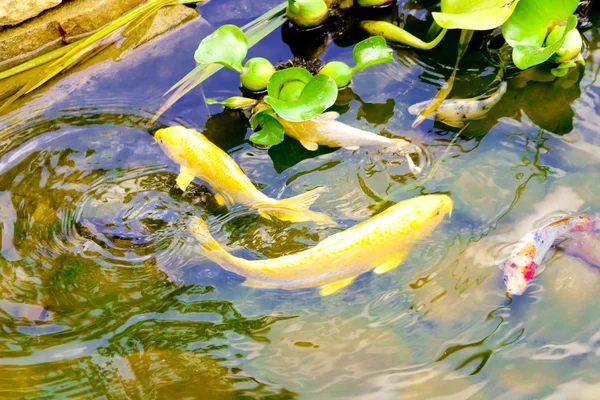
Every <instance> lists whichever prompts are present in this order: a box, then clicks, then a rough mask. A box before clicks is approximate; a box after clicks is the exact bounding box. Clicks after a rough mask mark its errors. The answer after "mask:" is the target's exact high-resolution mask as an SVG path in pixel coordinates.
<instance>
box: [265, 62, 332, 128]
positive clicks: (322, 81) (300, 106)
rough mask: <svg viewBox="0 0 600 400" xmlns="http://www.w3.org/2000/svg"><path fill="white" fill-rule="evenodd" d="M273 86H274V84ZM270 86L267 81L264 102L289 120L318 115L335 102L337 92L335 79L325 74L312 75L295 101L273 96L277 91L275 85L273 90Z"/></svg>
mask: <svg viewBox="0 0 600 400" xmlns="http://www.w3.org/2000/svg"><path fill="white" fill-rule="evenodd" d="M290 69H291V68H290ZM285 71H286V70H283V71H279V72H276V73H275V74H274V75H273V77H272V78H271V80H273V79H274V78H275V77H276V75H277V74H279V73H281V72H285ZM307 72H308V71H307ZM309 74H310V73H309ZM273 86H274V87H275V85H273ZM270 88H271V82H269V87H267V90H268V92H269V95H268V96H265V99H264V100H265V103H267V104H269V105H270V106H271V107H273V109H274V110H275V112H276V113H277V115H279V116H280V117H281V118H283V119H286V120H288V121H291V122H302V121H307V120H309V119H312V118H314V117H316V116H318V115H319V114H321V113H322V112H323V111H325V110H326V109H328V108H329V107H331V106H332V105H333V104H334V103H335V100H336V98H337V94H338V88H337V85H336V84H335V81H334V80H333V79H331V78H330V77H328V76H326V75H317V76H315V77H313V78H312V79H311V80H310V81H309V82H308V83H307V84H306V86H305V87H304V89H303V90H302V93H301V94H300V97H299V98H298V100H296V101H284V100H281V99H278V98H277V97H275V95H276V94H277V93H278V92H276V91H275V89H277V87H275V89H273V91H271V89H270ZM279 90H281V89H279Z"/></svg>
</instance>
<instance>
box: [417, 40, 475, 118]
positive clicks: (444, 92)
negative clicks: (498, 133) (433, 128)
mask: <svg viewBox="0 0 600 400" xmlns="http://www.w3.org/2000/svg"><path fill="white" fill-rule="evenodd" d="M472 37H473V31H470V30H466V29H463V30H462V31H461V32H460V40H459V42H458V54H457V56H456V63H454V69H453V70H452V74H451V75H450V78H448V80H447V81H446V83H445V84H444V86H443V87H442V88H441V89H440V90H439V91H438V92H437V94H436V95H435V97H434V98H433V99H431V101H430V102H429V104H428V105H427V107H425V108H424V109H423V111H421V113H420V114H419V115H418V116H417V118H416V119H415V122H413V123H412V127H413V128H415V127H417V126H418V125H419V124H420V123H421V122H423V121H425V119H427V117H428V116H429V115H431V114H432V113H434V112H435V110H437V109H438V107H439V106H440V105H441V104H442V103H443V102H444V100H446V97H448V95H449V94H450V92H451V91H452V87H453V86H454V80H455V79H456V72H457V71H458V64H460V60H461V59H462V57H463V56H464V55H465V52H466V51H467V48H468V47H469V42H470V41H471V38H472Z"/></svg>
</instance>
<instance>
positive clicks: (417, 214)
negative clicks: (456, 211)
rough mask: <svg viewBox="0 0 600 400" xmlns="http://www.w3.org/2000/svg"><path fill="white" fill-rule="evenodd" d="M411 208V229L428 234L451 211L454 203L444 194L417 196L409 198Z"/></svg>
mask: <svg viewBox="0 0 600 400" xmlns="http://www.w3.org/2000/svg"><path fill="white" fill-rule="evenodd" d="M409 201H410V202H411V203H412V204H411V208H412V212H411V214H412V215H411V229H412V230H413V231H414V232H415V233H416V232H421V234H422V235H428V234H430V233H431V232H433V230H434V229H435V228H436V227H437V226H438V225H439V224H440V223H441V222H442V221H443V220H444V217H445V216H446V214H450V213H452V208H453V206H454V203H453V202H452V199H451V198H450V196H447V195H445V194H431V195H427V196H419V197H415V198H412V199H410V200H409Z"/></svg>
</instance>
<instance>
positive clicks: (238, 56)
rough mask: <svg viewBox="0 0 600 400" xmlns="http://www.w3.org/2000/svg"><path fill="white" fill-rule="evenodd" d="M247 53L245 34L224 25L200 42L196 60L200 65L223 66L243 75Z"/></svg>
mask: <svg viewBox="0 0 600 400" xmlns="http://www.w3.org/2000/svg"><path fill="white" fill-rule="evenodd" d="M247 53H248V39H247V38H246V35H245V34H244V32H242V30H241V29H240V28H238V27H237V26H235V25H223V26H221V27H220V28H219V29H217V30H216V31H214V32H213V33H211V34H210V35H208V36H207V37H205V38H204V39H203V40H202V41H201V42H200V45H199V46H198V49H197V50H196V53H195V54H194V59H195V60H196V62H197V63H198V64H221V65H224V66H225V67H227V68H231V69H233V70H235V71H238V72H240V73H241V72H242V71H243V68H242V62H243V61H244V58H246V54H247Z"/></svg>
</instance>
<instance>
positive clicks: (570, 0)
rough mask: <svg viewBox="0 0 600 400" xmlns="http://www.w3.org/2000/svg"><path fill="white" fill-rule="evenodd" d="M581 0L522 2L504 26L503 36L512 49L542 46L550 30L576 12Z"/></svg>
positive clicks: (530, 0) (531, 0)
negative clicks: (520, 46)
mask: <svg viewBox="0 0 600 400" xmlns="http://www.w3.org/2000/svg"><path fill="white" fill-rule="evenodd" d="M578 3H579V0H552V1H548V0H521V1H519V4H518V5H517V8H516V9H515V11H514V13H513V14H512V15H511V16H510V18H509V19H508V20H507V21H506V23H505V24H504V25H502V35H503V36H504V39H505V40H506V41H507V42H508V44H510V45H511V46H512V47H515V46H517V45H522V46H542V45H543V44H544V41H545V40H546V35H547V34H548V32H549V30H550V28H552V27H553V26H554V25H557V24H558V23H560V22H562V21H564V20H566V19H567V18H568V17H569V16H570V15H571V14H573V13H574V12H575V9H576V8H577V4H578Z"/></svg>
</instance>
